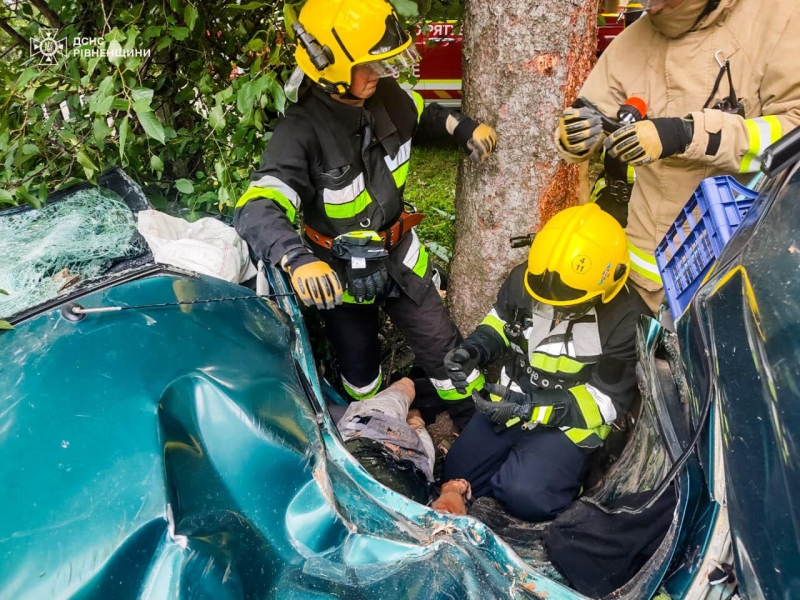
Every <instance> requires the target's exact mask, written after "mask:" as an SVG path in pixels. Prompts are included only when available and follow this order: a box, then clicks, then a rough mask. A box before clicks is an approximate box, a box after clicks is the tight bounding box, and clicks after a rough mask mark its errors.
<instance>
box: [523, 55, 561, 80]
mask: <svg viewBox="0 0 800 600" xmlns="http://www.w3.org/2000/svg"><path fill="white" fill-rule="evenodd" d="M559 60H560V59H559V56H558V54H555V53H553V52H546V53H544V54H537V55H536V56H534V57H533V58H532V59H530V60H526V61H525V63H524V64H523V65H522V68H523V70H525V71H528V72H529V73H539V74H541V75H553V74H554V73H555V71H556V67H557V66H558V62H559Z"/></svg>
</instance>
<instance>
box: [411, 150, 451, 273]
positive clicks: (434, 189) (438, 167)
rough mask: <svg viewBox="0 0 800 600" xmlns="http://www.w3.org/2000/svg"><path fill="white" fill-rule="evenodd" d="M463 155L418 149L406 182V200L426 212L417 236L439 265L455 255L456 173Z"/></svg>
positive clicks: (413, 155) (412, 151)
mask: <svg viewBox="0 0 800 600" xmlns="http://www.w3.org/2000/svg"><path fill="white" fill-rule="evenodd" d="M459 157H460V154H459V151H458V150H457V149H454V148H439V147H420V148H417V147H414V148H412V150H411V163H410V167H409V172H408V179H407V180H406V189H405V200H406V202H410V203H411V204H413V205H414V206H416V207H417V210H418V211H419V212H421V213H425V219H424V220H423V221H422V223H421V224H420V225H419V226H418V227H417V234H418V235H419V237H420V239H421V240H422V241H423V242H424V243H425V246H426V247H427V248H428V250H429V251H430V252H431V253H432V254H433V255H435V256H436V258H437V259H438V260H439V262H443V263H449V262H450V256H451V254H452V253H453V245H454V243H455V240H454V224H455V218H456V217H455V204H454V203H455V197H456V174H457V172H458V160H459Z"/></svg>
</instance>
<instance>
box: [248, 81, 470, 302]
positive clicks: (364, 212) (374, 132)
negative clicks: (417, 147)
mask: <svg viewBox="0 0 800 600" xmlns="http://www.w3.org/2000/svg"><path fill="white" fill-rule="evenodd" d="M449 115H450V112H449V111H447V110H446V109H444V108H443V107H441V106H439V105H437V104H431V105H429V106H428V107H425V106H424V103H423V100H422V97H421V96H419V94H417V93H416V92H406V91H404V90H403V89H402V88H401V87H400V86H399V85H398V84H397V82H395V81H394V80H393V79H391V78H383V79H381V80H380V82H379V83H378V86H377V89H376V92H375V94H374V95H373V96H372V97H371V98H369V99H368V100H367V101H366V102H365V104H364V106H363V108H362V107H354V106H350V105H347V104H344V103H342V102H339V101H337V100H334V99H333V98H331V97H330V96H328V95H327V94H325V93H324V92H322V91H321V90H319V89H318V88H317V87H316V86H312V87H311V89H309V90H307V91H306V92H305V93H304V94H303V96H302V97H301V99H300V101H299V103H298V104H296V105H294V106H292V107H291V108H290V109H289V110H287V112H286V116H285V117H284V118H283V119H282V120H281V121H280V122H279V123H278V124H277V126H276V128H275V131H274V133H273V135H272V139H271V140H270V142H269V145H268V147H267V150H266V152H265V153H264V155H263V157H262V159H261V167H260V168H259V169H258V170H256V171H255V172H254V173H253V174H252V176H251V182H250V187H249V188H248V189H247V191H246V192H245V193H244V195H242V197H241V198H240V199H239V202H238V203H237V205H236V212H235V225H236V230H237V231H238V232H239V235H241V236H242V237H243V238H244V239H245V240H246V241H247V242H248V243H249V244H250V246H251V247H252V248H253V250H254V251H255V252H256V253H257V254H258V255H259V256H262V257H264V258H266V259H268V260H269V261H270V262H272V263H274V264H280V259H281V257H283V256H284V255H285V254H286V253H287V252H288V251H290V250H292V249H294V248H297V247H299V246H301V245H303V243H304V242H303V239H302V238H301V236H300V234H299V233H298V231H297V228H296V226H297V223H298V218H299V216H300V213H302V218H303V219H304V221H305V223H307V224H308V225H309V226H310V227H311V228H313V229H314V230H315V231H317V232H319V233H321V234H323V235H326V236H329V237H336V236H338V235H340V234H343V233H348V232H351V231H355V230H373V231H382V230H385V229H387V228H388V227H391V226H392V225H393V224H394V223H395V222H396V221H397V219H398V218H399V217H400V214H401V213H402V211H403V190H404V187H405V182H406V177H407V176H408V161H409V157H410V155H411V141H412V138H414V139H416V140H419V139H420V138H431V139H435V138H449V137H450V134H449V133H448V129H447V124H448V123H447V120H448V119H447V118H448V116H449ZM460 118H461V119H464V118H465V117H460ZM451 122H452V120H451ZM308 245H310V246H311V248H312V250H313V252H314V253H315V255H316V256H317V257H318V258H320V259H321V260H324V261H325V262H327V263H329V264H330V265H331V266H332V267H333V268H334V270H336V271H337V273H338V274H339V276H340V278H342V280H343V281H344V279H343V265H342V264H337V263H340V261H338V260H337V259H335V258H334V257H332V256H331V255H330V252H329V251H327V250H326V249H325V248H322V247H320V246H319V245H317V244H313V243H309V244H308ZM386 268H387V270H388V271H389V274H390V275H391V277H392V279H394V280H395V281H396V282H397V283H398V284H399V286H400V288H401V289H402V290H403V291H404V292H405V293H407V294H408V295H409V296H410V297H411V298H412V299H413V300H414V301H415V302H417V303H418V304H419V302H420V300H421V298H422V295H423V294H424V292H425V290H426V289H427V287H428V285H430V281H431V268H430V266H429V263H428V255H427V252H426V250H425V247H424V246H423V245H422V244H421V243H420V240H419V238H418V237H417V234H416V232H415V231H413V230H412V231H411V232H410V233H409V234H407V235H405V237H404V238H403V239H402V240H401V241H400V242H399V243H398V244H397V245H396V246H394V247H393V248H392V249H391V250H390V253H389V257H388V258H387V260H386ZM347 296H348V295H347V294H345V301H348V300H349V301H352V298H348V297H347Z"/></svg>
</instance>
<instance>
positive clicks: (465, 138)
mask: <svg viewBox="0 0 800 600" xmlns="http://www.w3.org/2000/svg"><path fill="white" fill-rule="evenodd" d="M453 139H455V141H456V143H458V144H459V145H460V146H463V147H464V149H465V150H466V151H467V152H469V153H470V156H469V157H470V159H471V160H472V161H473V162H483V161H485V160H486V159H487V158H488V157H489V155H490V154H491V153H492V152H494V149H495V146H497V132H496V131H495V130H494V128H493V127H492V126H491V125H487V124H486V123H478V122H477V121H473V120H472V119H470V118H469V117H466V116H463V115H462V116H461V118H460V119H459V121H458V125H457V126H456V128H455V129H454V130H453Z"/></svg>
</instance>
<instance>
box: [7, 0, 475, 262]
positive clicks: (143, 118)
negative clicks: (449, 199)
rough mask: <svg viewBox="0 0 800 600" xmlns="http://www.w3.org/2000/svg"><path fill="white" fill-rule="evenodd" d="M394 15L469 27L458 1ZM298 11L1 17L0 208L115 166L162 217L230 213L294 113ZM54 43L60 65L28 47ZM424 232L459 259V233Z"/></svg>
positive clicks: (283, 7)
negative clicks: (169, 209) (290, 107)
mask: <svg viewBox="0 0 800 600" xmlns="http://www.w3.org/2000/svg"><path fill="white" fill-rule="evenodd" d="M392 2H393V4H394V5H395V8H396V9H397V10H398V13H400V14H401V15H402V16H403V17H404V18H406V19H407V20H409V22H411V21H415V20H416V21H420V20H422V19H433V20H441V19H458V18H460V16H461V3H460V1H459V0H421V1H419V2H412V1H410V0H392ZM39 4H40V5H44V2H42V3H39ZM302 4H303V0H297V2H293V3H283V2H279V1H277V0H272V1H268V2H245V3H243V4H234V3H230V4H225V3H210V2H202V3H201V2H199V1H198V0H189V1H187V0H169V1H164V0H141V1H139V2H134V3H128V4H123V5H114V4H109V3H105V4H103V3H102V2H101V3H94V2H88V3H87V2H82V1H80V0H58V1H56V0H50V3H49V8H50V10H51V11H52V15H53V16H54V18H55V19H57V22H53V21H52V20H50V21H48V18H51V17H48V15H45V14H42V13H40V12H39V11H38V9H36V8H34V7H33V5H32V4H31V3H28V2H18V3H4V4H1V5H0V21H2V22H3V24H4V25H5V26H6V27H4V28H3V29H0V54H2V55H3V60H2V61H0V208H1V207H3V206H4V205H15V204H20V203H29V204H31V205H33V206H36V207H39V206H41V204H42V203H43V202H44V201H45V199H46V198H47V194H48V192H52V191H55V190H58V189H61V188H63V187H65V186H68V185H71V184H73V183H76V182H77V181H82V180H89V181H95V179H96V177H97V175H98V174H99V173H101V172H102V171H104V170H105V169H107V168H109V167H111V166H114V165H120V166H122V167H123V168H124V169H125V170H126V172H127V173H128V174H130V175H131V176H132V177H133V178H134V179H136V180H137V181H138V182H139V183H140V184H141V185H142V186H143V187H144V189H145V192H146V193H147V195H148V197H149V198H150V199H151V201H152V202H153V203H154V204H155V205H156V206H158V207H162V208H163V207H164V206H165V205H167V204H168V203H173V202H179V203H180V204H182V205H184V206H186V207H188V208H189V209H190V210H191V211H217V210H219V211H226V210H227V211H230V210H231V209H232V206H233V205H234V204H235V202H236V200H237V199H238V197H239V195H241V193H242V192H243V191H244V189H245V187H246V185H247V182H248V180H249V175H250V171H251V170H252V168H253V167H254V166H255V165H256V164H257V162H258V159H259V158H260V156H261V153H262V152H263V150H264V148H265V147H266V143H267V142H268V141H269V137H270V131H271V130H272V128H273V127H274V125H275V122H276V120H277V119H278V118H279V116H280V114H281V113H282V112H283V111H284V110H285V109H286V105H287V101H286V97H285V95H284V92H283V82H285V81H286V80H287V79H288V77H289V75H290V73H291V70H292V68H293V66H294V58H293V52H294V42H293V41H292V40H291V39H290V38H289V36H286V35H285V34H286V31H285V25H284V18H289V19H291V18H294V17H292V15H295V14H297V13H299V12H300V8H301V6H302ZM8 28H11V29H13V30H14V31H15V32H16V33H17V34H18V36H12V35H10V34H9V32H8V30H7V29H8ZM48 31H52V32H54V33H55V32H56V31H57V33H56V34H55V37H56V39H58V40H64V50H65V52H64V53H61V54H59V55H57V56H56V60H55V61H54V62H53V63H52V64H49V63H47V62H45V61H42V57H41V56H39V55H35V54H34V55H32V54H31V52H30V50H29V45H28V44H27V43H23V42H28V41H30V40H34V41H35V40H37V39H41V36H42V35H44V34H45V33H46V32H48ZM76 37H78V38H81V39H80V40H79V42H80V43H81V44H82V45H79V46H76V45H75V44H74V42H75V38H76ZM87 38H96V39H95V40H92V39H87ZM76 51H80V54H79V55H76V54H75V52H76ZM143 51H148V52H149V54H147V55H142V54H143V53H144V52H143ZM137 53H138V54H137ZM432 156H434V157H438V155H436V154H435V153H434V154H433V155H432ZM425 177H428V176H427V175H426V176H425ZM429 179H430V178H429ZM412 187H413V186H412ZM436 208H440V207H439V206H438V204H437V206H436ZM440 210H446V211H451V212H452V205H451V204H450V205H449V208H444V209H441V208H440ZM437 218H438V217H435V216H434V215H433V214H431V215H430V216H429V219H428V222H429V223H430V222H433V221H435V219H437ZM427 227H429V228H430V232H431V234H432V235H433V236H434V238H436V239H434V240H433V241H434V242H435V243H438V244H443V245H444V246H445V247H452V227H451V228H450V233H448V234H446V235H445V234H443V233H442V232H444V231H445V230H446V227H445V226H444V225H443V224H441V223H440V224H439V225H438V228H435V227H433V225H429V226H427ZM448 236H449V237H448ZM439 237H442V239H441V240H440V239H439Z"/></svg>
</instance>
